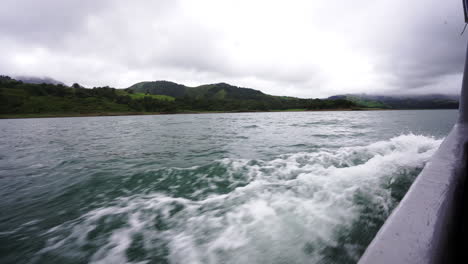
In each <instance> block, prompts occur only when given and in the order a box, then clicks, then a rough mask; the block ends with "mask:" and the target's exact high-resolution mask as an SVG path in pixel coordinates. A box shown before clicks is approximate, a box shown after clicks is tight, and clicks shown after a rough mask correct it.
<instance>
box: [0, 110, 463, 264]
mask: <svg viewBox="0 0 468 264" xmlns="http://www.w3.org/2000/svg"><path fill="white" fill-rule="evenodd" d="M456 116H457V112H456V111H455V110H425V111H351V112H277V113H239V114H193V115H161V116H120V117H82V118H81V117H79V118H47V119H46V118H44V119H10V120H0V263H288V264H289V263H355V262H356V261H357V260H358V259H359V257H360V255H361V254H362V253H363V251H364V250H365V248H366V246H367V245H368V243H369V242H370V241H371V240H372V238H373V236H374V235H375V233H376V232H377V231H378V229H379V227H380V226H381V225H382V223H383V222H384V221H385V219H386V218H387V217H388V215H389V214H390V212H391V211H392V209H393V208H394V207H395V206H396V205H397V204H398V202H399V200H400V199H401V198H402V197H403V195H404V194H405V192H406V190H407V189H408V188H409V186H410V184H411V182H412V181H413V180H414V179H415V177H416V176H417V175H418V174H419V172H420V171H421V169H422V168H423V166H424V164H425V163H426V162H427V161H428V159H429V158H430V157H431V155H432V154H433V153H434V151H435V150H436V149H437V148H438V146H439V144H440V143H441V140H442V139H443V137H444V136H446V135H447V134H448V132H449V131H450V129H451V127H452V126H453V124H454V123H455V120H456Z"/></svg>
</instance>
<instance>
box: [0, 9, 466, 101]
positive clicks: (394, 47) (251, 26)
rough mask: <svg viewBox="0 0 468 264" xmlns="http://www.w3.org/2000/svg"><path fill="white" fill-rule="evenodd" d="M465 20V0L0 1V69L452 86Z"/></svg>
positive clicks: (247, 83)
mask: <svg viewBox="0 0 468 264" xmlns="http://www.w3.org/2000/svg"><path fill="white" fill-rule="evenodd" d="M463 25H464V21H463V10H462V1H461V0H443V1H441V0H304V1H301V0H298V1H296V0H287V1H286V0H283V1H275V0H193V1H190V0H152V1H149V0H148V1H145V0H138V1H126V0H125V1H124V0H2V3H1V6H0V50H1V52H0V74H7V75H12V76H15V75H23V76H24V75H27V76H49V77H52V78H54V79H57V80H59V81H63V82H65V83H67V84H72V83H73V82H78V83H80V84H82V85H84V86H88V87H92V86H104V85H109V86H113V87H128V86H130V85H132V84H134V83H136V82H139V81H145V80H170V81H174V82H178V83H182V84H186V85H190V86H196V85H200V84H206V83H216V82H227V83H230V84H233V85H237V86H242V87H251V88H255V89H259V90H261V91H263V92H265V93H269V94H274V95H290V96H298V97H324V96H329V95H334V94H341V93H362V92H365V93H378V94H381V93H430V92H441V93H452V94H453V93H458V92H459V90H460V84H461V75H462V70H463V62H464V58H465V57H464V56H465V49H466V40H467V37H466V35H468V32H467V33H466V34H465V35H464V36H460V33H461V31H462V29H463ZM467 31H468V30H467Z"/></svg>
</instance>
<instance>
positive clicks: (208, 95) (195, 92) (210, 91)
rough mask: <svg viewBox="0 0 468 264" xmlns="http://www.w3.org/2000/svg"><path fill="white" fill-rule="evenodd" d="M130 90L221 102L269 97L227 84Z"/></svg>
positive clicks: (140, 86)
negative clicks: (218, 100)
mask: <svg viewBox="0 0 468 264" xmlns="http://www.w3.org/2000/svg"><path fill="white" fill-rule="evenodd" d="M128 89H130V90H133V91H134V92H135V93H144V94H153V95H167V96H172V97H176V98H182V97H190V98H194V99H220V100H229V99H232V100H259V99H265V98H267V97H269V95H266V94H264V93H262V92H261V91H258V90H254V89H250V88H241V87H237V86H233V85H230V84H227V83H216V84H206V85H200V86H197V87H188V86H185V85H182V84H177V83H173V82H168V81H155V82H140V83H137V84H134V85H132V86H130V87H129V88H128Z"/></svg>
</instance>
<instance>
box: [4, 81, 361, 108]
mask: <svg viewBox="0 0 468 264" xmlns="http://www.w3.org/2000/svg"><path fill="white" fill-rule="evenodd" d="M219 85H221V86H219ZM219 85H218V86H217V85H211V86H210V87H208V88H204V89H205V90H206V91H208V92H207V94H210V91H214V90H216V91H217V95H218V94H226V93H230V94H236V92H239V94H240V95H239V96H233V97H227V96H223V97H219V96H218V97H213V96H207V95H206V96H205V95H197V96H190V94H185V95H184V96H183V97H173V96H168V95H158V94H150V93H149V92H148V91H145V92H139V91H135V90H134V89H132V88H127V89H115V88H111V87H108V86H106V87H94V88H84V87H82V86H80V85H79V84H73V85H72V86H71V87H68V86H65V85H62V84H46V83H43V84H30V83H23V82H21V81H17V80H15V79H12V78H10V77H8V76H0V113H1V114H40V113H50V114H53V113H78V114H81V113H83V114H85V113H101V112H119V113H124V112H166V113H175V112H190V111H270V110H288V109H308V110H320V109H350V108H355V107H357V105H356V104H355V103H353V102H351V101H349V100H346V99H336V100H329V99H324V100H321V99H300V98H293V97H280V96H271V95H266V94H263V93H261V92H259V91H257V90H253V89H248V90H251V91H256V92H257V93H260V94H261V96H256V97H252V98H250V97H248V96H245V94H246V88H237V87H234V86H229V85H227V84H219ZM226 85H227V86H226ZM211 94H212V92H211Z"/></svg>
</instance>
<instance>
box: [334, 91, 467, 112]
mask: <svg viewBox="0 0 468 264" xmlns="http://www.w3.org/2000/svg"><path fill="white" fill-rule="evenodd" d="M328 99H331V100H336V99H344V100H349V101H352V102H354V103H356V104H357V105H359V106H362V107H370V108H384V109H457V108H458V105H459V99H460V96H459V95H447V94H426V95H370V94H344V95H335V96H330V97H328Z"/></svg>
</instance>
